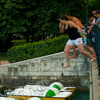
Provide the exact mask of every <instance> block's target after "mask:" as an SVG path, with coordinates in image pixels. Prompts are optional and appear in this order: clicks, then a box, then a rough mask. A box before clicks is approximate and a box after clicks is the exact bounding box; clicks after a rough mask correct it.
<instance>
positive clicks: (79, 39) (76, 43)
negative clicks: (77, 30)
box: [67, 38, 83, 45]
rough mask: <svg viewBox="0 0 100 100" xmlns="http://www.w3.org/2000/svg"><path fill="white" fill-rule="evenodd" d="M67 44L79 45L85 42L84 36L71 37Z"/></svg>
mask: <svg viewBox="0 0 100 100" xmlns="http://www.w3.org/2000/svg"><path fill="white" fill-rule="evenodd" d="M67 44H69V45H79V44H83V41H82V38H78V39H76V40H71V39H69V40H68V42H67Z"/></svg>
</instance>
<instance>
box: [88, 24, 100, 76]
mask: <svg viewBox="0 0 100 100" xmlns="http://www.w3.org/2000/svg"><path fill="white" fill-rule="evenodd" d="M89 35H90V44H91V46H92V47H93V49H94V51H95V54H96V58H97V66H98V71H99V73H98V75H99V77H100V28H99V26H98V25H94V27H93V28H92V31H91V32H90V33H89Z"/></svg>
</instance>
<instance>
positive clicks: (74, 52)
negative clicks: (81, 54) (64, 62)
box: [70, 46, 77, 58]
mask: <svg viewBox="0 0 100 100" xmlns="http://www.w3.org/2000/svg"><path fill="white" fill-rule="evenodd" d="M76 57H77V53H76V47H75V46H73V55H72V56H70V58H76Z"/></svg>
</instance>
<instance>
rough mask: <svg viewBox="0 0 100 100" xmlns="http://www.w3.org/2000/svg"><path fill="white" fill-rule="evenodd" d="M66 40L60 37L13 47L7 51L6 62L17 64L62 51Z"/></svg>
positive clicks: (66, 38)
mask: <svg viewBox="0 0 100 100" xmlns="http://www.w3.org/2000/svg"><path fill="white" fill-rule="evenodd" d="M67 40H68V37H67V36H64V35H62V36H60V37H56V38H54V39H49V40H45V41H39V42H34V43H29V44H25V45H20V46H14V47H12V48H10V49H9V50H8V53H7V55H8V60H9V62H18V61H23V60H26V59H31V58H36V57H41V56H45V55H49V54H53V53H57V52H60V51H63V49H64V46H65V44H66V42H67Z"/></svg>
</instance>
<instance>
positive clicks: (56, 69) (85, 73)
mask: <svg viewBox="0 0 100 100" xmlns="http://www.w3.org/2000/svg"><path fill="white" fill-rule="evenodd" d="M70 55H72V52H70ZM77 55H78V57H77V58H76V59H74V58H71V59H70V63H71V67H68V68H62V63H63V64H64V65H65V64H66V59H65V54H64V52H60V53H56V54H52V55H47V56H43V57H38V58H34V59H29V60H25V61H21V62H17V63H12V64H7V65H2V66H0V84H7V85H8V86H21V85H25V84H35V83H37V82H38V83H39V84H40V83H41V84H42V83H43V82H44V81H46V82H47V83H51V82H54V81H59V82H61V83H63V84H64V85H65V86H76V87H86V88H88V84H89V66H90V63H89V59H88V58H87V57H85V56H83V55H82V54H80V53H79V52H78V51H77ZM44 83H45V82H44ZM44 83H43V84H44Z"/></svg>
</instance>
